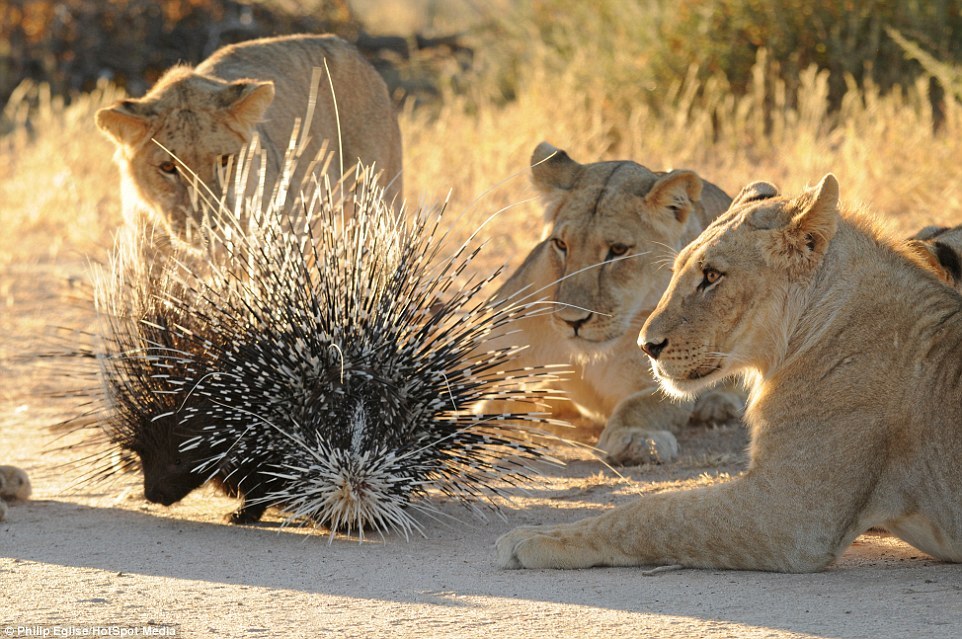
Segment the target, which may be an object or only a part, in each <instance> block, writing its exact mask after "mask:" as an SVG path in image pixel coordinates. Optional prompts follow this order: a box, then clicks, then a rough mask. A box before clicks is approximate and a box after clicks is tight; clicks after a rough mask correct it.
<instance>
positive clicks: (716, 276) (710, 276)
mask: <svg viewBox="0 0 962 639" xmlns="http://www.w3.org/2000/svg"><path fill="white" fill-rule="evenodd" d="M723 275H724V273H722V272H720V271H716V270H715V269H713V268H705V269H703V270H702V276H703V279H702V281H701V284H699V285H698V290H699V291H704V290H706V289H708V288H709V287H711V286H712V285H713V284H715V283H716V282H717V281H718V280H720V279H721V278H722V276H723Z"/></svg>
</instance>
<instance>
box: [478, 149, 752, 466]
mask: <svg viewBox="0 0 962 639" xmlns="http://www.w3.org/2000/svg"><path fill="white" fill-rule="evenodd" d="M531 164H532V169H531V170H532V177H533V181H534V184H535V186H536V188H537V189H538V190H539V191H540V192H541V194H542V195H543V198H544V204H545V221H546V228H547V230H548V235H547V238H546V239H544V240H543V241H542V242H540V243H539V244H538V245H537V246H535V248H534V249H533V250H532V251H531V253H530V254H529V255H528V256H527V258H526V259H525V261H524V263H523V264H522V265H521V266H520V267H519V268H518V270H517V271H516V272H515V273H514V274H513V275H512V276H511V277H510V278H509V280H508V281H507V282H506V283H505V284H504V285H503V286H502V288H501V289H500V290H499V291H498V293H497V294H496V297H498V298H500V299H511V300H514V301H518V302H519V303H529V302H532V301H534V300H543V302H539V304H541V305H548V307H549V309H542V310H550V311H551V312H548V313H540V312H539V314H537V315H536V316H533V317H529V318H526V319H525V320H522V321H521V322H520V324H519V326H520V331H521V334H520V335H519V336H515V339H517V340H518V342H520V343H524V344H527V345H528V348H527V350H526V351H524V353H523V357H522V358H521V359H522V360H523V363H525V364H561V365H570V366H572V367H573V368H574V369H575V370H574V374H573V375H571V376H570V377H568V378H567V379H565V380H564V381H563V382H561V383H560V384H558V386H559V387H561V388H562V389H563V390H564V391H566V393H567V395H568V397H569V398H570V399H571V400H572V401H573V402H574V403H575V404H576V405H577V407H578V409H579V410H580V412H581V413H582V414H584V415H586V416H587V417H589V418H590V419H592V420H594V421H596V422H599V423H605V429H604V430H603V431H602V433H601V437H600V439H599V443H598V446H599V448H600V449H602V450H603V451H605V453H607V455H608V457H609V459H610V460H611V461H612V462H615V463H639V462H645V461H651V460H652V459H654V460H660V461H669V460H671V459H672V458H673V457H674V455H675V454H676V452H677V443H676V442H675V438H674V435H672V433H671V432H670V431H671V430H672V429H674V428H677V427H678V426H681V425H684V424H685V423H686V422H687V421H688V420H689V418H690V416H691V415H692V402H688V401H672V400H671V399H669V398H666V397H665V395H664V394H663V393H661V392H660V391H659V390H658V387H657V384H656V382H655V381H654V379H652V377H651V372H650V366H649V364H648V361H647V358H646V357H645V356H644V354H643V353H641V352H640V351H639V350H638V349H637V348H636V347H635V339H636V336H637V334H638V330H639V329H640V327H641V325H642V323H644V320H645V318H646V317H647V314H648V313H649V312H650V310H651V309H652V308H654V306H655V304H656V302H657V301H658V298H659V297H660V296H661V293H662V292H663V291H664V289H665V287H666V286H667V285H668V281H669V278H670V276H671V272H670V269H669V264H670V260H671V258H672V257H673V256H674V254H675V253H676V252H677V251H679V250H680V249H681V248H682V247H683V246H685V244H687V243H688V242H689V241H691V240H693V239H694V238H695V237H696V236H697V235H698V233H700V232H701V231H702V229H704V228H705V227H706V226H707V225H708V223H709V222H710V221H711V220H712V219H714V218H715V217H716V216H717V215H718V214H720V213H721V212H723V211H724V210H725V209H726V208H727V206H728V203H729V202H730V198H729V197H728V196H727V195H726V194H725V193H724V192H723V191H722V190H721V189H719V188H718V187H716V186H714V185H712V184H710V183H708V182H706V181H704V180H702V179H701V178H699V177H698V175H696V174H695V173H693V172H692V171H670V172H653V171H650V170H648V169H647V168H645V167H643V166H641V165H640V164H636V163H635V162H631V161H627V160H625V161H616V162H596V163H591V164H581V163H578V162H576V161H574V160H572V159H571V158H570V157H569V156H568V155H567V153H565V152H564V151H562V150H560V149H556V148H555V147H553V146H552V145H550V144H548V143H542V144H540V145H538V147H537V148H536V149H535V151H534V153H533V155H532V158H531ZM516 327H517V326H516ZM714 400H715V403H714V404H713V405H711V406H709V405H708V404H705V406H703V407H702V412H703V413H705V414H706V415H707V416H708V417H715V418H717V419H719V420H723V419H728V418H730V417H731V416H732V415H733V414H736V413H737V412H738V411H739V410H740V408H741V405H740V402H739V400H738V399H737V398H734V399H733V398H732V397H731V396H730V395H725V394H718V395H716V396H715V397H714ZM565 408H566V407H565V406H564V405H560V404H559V405H556V406H555V407H554V409H555V411H556V412H558V413H563V412H564V410H565ZM568 410H569V411H570V405H569V406H568Z"/></svg>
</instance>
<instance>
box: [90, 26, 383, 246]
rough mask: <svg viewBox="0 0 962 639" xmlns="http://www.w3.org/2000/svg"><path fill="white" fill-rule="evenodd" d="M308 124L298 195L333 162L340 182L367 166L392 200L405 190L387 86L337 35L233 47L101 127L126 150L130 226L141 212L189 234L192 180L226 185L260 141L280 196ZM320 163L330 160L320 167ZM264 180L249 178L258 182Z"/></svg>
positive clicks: (119, 153)
mask: <svg viewBox="0 0 962 639" xmlns="http://www.w3.org/2000/svg"><path fill="white" fill-rule="evenodd" d="M325 65H326V67H325ZM315 68H317V69H320V70H321V72H322V73H321V74H320V75H319V76H318V77H319V82H318V85H317V86H316V87H313V88H314V89H315V90H316V100H317V102H316V105H315V108H314V110H313V113H312V114H311V115H310V121H309V126H308V125H307V124H306V120H305V118H306V117H307V116H308V103H309V99H310V96H311V91H312V86H311V80H312V73H313V70H314V69H315ZM328 70H329V73H330V77H328ZM332 87H333V88H332ZM335 100H336V103H335ZM298 118H300V119H301V120H302V121H304V122H305V124H304V125H303V126H305V130H304V131H303V132H302V134H301V135H300V136H299V144H300V148H299V152H300V155H301V158H302V159H301V161H300V162H298V163H297V166H296V169H295V171H294V173H293V178H292V180H291V184H292V185H293V187H294V189H295V190H296V188H297V185H298V184H299V183H300V182H301V180H302V179H303V178H304V177H305V175H307V174H308V171H312V170H314V169H316V168H319V167H323V166H324V164H323V162H325V161H326V162H329V163H328V164H327V169H326V175H327V176H328V177H329V178H330V179H331V181H332V183H333V182H336V181H337V180H338V179H339V178H340V177H341V168H342V166H343V169H344V172H345V173H347V172H348V171H349V170H350V169H351V168H352V167H353V166H354V165H355V164H356V163H357V162H358V161H360V162H361V163H363V164H364V165H372V164H373V165H374V168H375V170H377V171H379V172H380V174H381V178H382V180H381V185H382V186H384V187H386V189H387V192H386V194H387V197H389V198H391V197H394V196H395V195H399V194H401V193H402V184H401V134H400V130H399V128H398V123H397V116H396V114H395V112H394V108H393V105H392V104H391V99H390V96H389V95H388V90H387V86H386V85H385V84H384V81H383V80H382V79H381V76H380V75H378V73H377V72H376V71H375V70H374V68H373V67H372V66H371V65H370V64H369V63H368V62H367V61H366V60H365V59H364V58H363V57H362V56H361V54H360V53H358V51H357V50H356V49H355V48H354V47H353V46H352V45H350V44H348V43H347V42H345V41H344V40H342V39H340V38H338V37H336V36H331V35H322V36H314V35H295V36H284V37H277V38H263V39H260V40H251V41H248V42H243V43H240V44H234V45H230V46H226V47H224V48H222V49H220V50H218V51H217V52H215V53H214V54H213V55H212V56H211V57H210V58H208V59H207V60H205V61H203V62H202V63H200V64H199V65H198V66H196V67H194V68H191V67H188V66H176V67H173V68H172V69H170V70H168V71H167V72H166V73H165V74H164V75H163V76H162V77H161V78H160V80H158V81H157V84H156V85H154V87H153V88H151V90H150V91H149V92H148V93H147V94H146V95H145V96H144V97H142V98H138V99H130V100H123V101H121V102H119V103H117V104H115V105H113V106H111V107H108V108H105V109H101V110H100V111H98V112H97V117H96V120H97V126H98V127H99V128H100V130H101V131H103V132H104V133H105V134H106V135H107V136H108V137H109V138H110V139H111V140H112V141H113V142H114V144H115V145H116V154H115V160H116V162H117V164H118V166H119V167H120V173H121V183H122V195H123V205H124V213H125V216H126V217H127V219H128V220H130V221H138V219H139V218H138V217H137V216H138V214H140V213H146V215H147V218H148V219H149V220H150V221H151V222H153V223H155V224H159V225H160V227H161V228H165V229H166V230H167V231H168V232H169V233H170V234H171V235H172V236H175V237H179V236H182V235H183V234H184V232H185V230H188V228H189V227H190V225H191V222H196V221H197V220H195V219H194V213H193V210H194V207H193V205H192V198H194V197H196V196H195V195H194V193H193V191H194V188H193V184H192V183H193V179H194V176H193V175H192V174H196V176H197V178H198V179H199V180H200V181H201V182H203V183H204V184H206V185H207V186H208V187H210V188H212V189H214V188H216V187H217V181H218V169H219V167H222V166H226V165H227V164H228V163H229V162H231V159H232V158H234V157H235V156H236V155H237V154H238V153H239V152H240V151H241V149H243V148H244V147H245V146H246V145H247V144H248V143H250V142H251V140H252V139H253V138H254V136H255V135H256V136H257V137H258V138H259V142H260V146H261V148H262V149H263V151H264V156H265V160H266V165H265V167H264V171H265V178H266V179H265V184H266V185H267V187H268V189H270V188H271V187H272V186H273V185H274V184H275V183H276V181H277V178H278V176H279V175H281V174H282V172H283V171H284V167H285V161H286V157H285V156H286V153H287V149H288V146H289V143H290V139H291V135H292V132H293V131H294V127H295V120H297V119H298ZM315 159H317V160H319V162H320V163H319V164H313V163H314V160H315ZM254 166H255V167H258V168H259V165H258V164H255V165H254ZM252 173H257V170H255V171H252ZM258 179H259V175H251V176H250V177H249V182H248V185H249V186H253V185H254V184H256V182H257V180H258Z"/></svg>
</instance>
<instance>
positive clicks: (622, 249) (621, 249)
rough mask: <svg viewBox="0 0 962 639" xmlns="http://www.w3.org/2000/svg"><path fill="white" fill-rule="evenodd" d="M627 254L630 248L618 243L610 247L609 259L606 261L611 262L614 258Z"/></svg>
mask: <svg viewBox="0 0 962 639" xmlns="http://www.w3.org/2000/svg"><path fill="white" fill-rule="evenodd" d="M627 252H628V246H627V245H625V244H622V243H620V242H618V243H616V244H612V245H611V246H609V247H608V257H607V258H606V259H609V260H610V259H611V258H613V257H621V256H622V255H624V254H625V253H627Z"/></svg>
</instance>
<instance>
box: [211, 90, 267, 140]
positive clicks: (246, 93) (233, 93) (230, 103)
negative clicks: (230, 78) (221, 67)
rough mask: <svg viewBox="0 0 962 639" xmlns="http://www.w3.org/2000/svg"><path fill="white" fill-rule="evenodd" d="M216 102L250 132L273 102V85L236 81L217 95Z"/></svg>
mask: <svg viewBox="0 0 962 639" xmlns="http://www.w3.org/2000/svg"><path fill="white" fill-rule="evenodd" d="M217 101H218V103H219V104H220V105H221V106H222V107H224V108H225V109H226V110H227V112H228V113H230V114H231V116H233V117H234V119H236V120H237V121H238V122H240V123H241V124H242V125H243V126H244V127H245V128H246V129H248V130H251V129H253V128H254V127H255V126H257V123H258V122H260V121H261V119H262V118H263V117H264V113H266V112H267V109H268V108H269V107H270V106H271V104H272V103H273V102H274V83H273V82H271V81H266V82H261V81H258V80H237V81H235V82H231V83H230V84H229V85H228V86H227V88H225V89H222V90H221V91H220V93H218V95H217Z"/></svg>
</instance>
